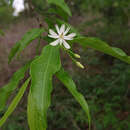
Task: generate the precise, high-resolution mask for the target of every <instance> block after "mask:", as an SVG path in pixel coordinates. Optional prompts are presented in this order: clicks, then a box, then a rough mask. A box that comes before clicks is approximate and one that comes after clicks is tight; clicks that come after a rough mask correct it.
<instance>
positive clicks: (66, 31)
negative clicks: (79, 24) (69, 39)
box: [64, 27, 70, 35]
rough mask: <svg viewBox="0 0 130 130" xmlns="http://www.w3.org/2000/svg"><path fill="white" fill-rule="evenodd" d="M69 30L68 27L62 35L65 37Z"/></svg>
mask: <svg viewBox="0 0 130 130" xmlns="http://www.w3.org/2000/svg"><path fill="white" fill-rule="evenodd" d="M69 30H70V27H68V28H67V29H66V30H65V32H64V35H66V34H67V33H68V32H69Z"/></svg>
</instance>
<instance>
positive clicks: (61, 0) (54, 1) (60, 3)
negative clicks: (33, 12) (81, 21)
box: [47, 0, 72, 16]
mask: <svg viewBox="0 0 130 130" xmlns="http://www.w3.org/2000/svg"><path fill="white" fill-rule="evenodd" d="M47 1H48V3H49V4H55V5H57V6H59V7H60V8H62V9H63V10H64V11H65V12H66V13H67V14H68V15H69V16H72V14H71V11H70V9H69V7H68V5H67V4H66V3H65V1H64V0H47Z"/></svg>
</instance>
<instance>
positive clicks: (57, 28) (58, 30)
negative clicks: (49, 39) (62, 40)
mask: <svg viewBox="0 0 130 130" xmlns="http://www.w3.org/2000/svg"><path fill="white" fill-rule="evenodd" d="M55 27H56V31H57V33H58V34H60V29H59V27H58V25H57V24H56V25H55Z"/></svg>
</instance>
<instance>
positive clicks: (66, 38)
mask: <svg viewBox="0 0 130 130" xmlns="http://www.w3.org/2000/svg"><path fill="white" fill-rule="evenodd" d="M64 39H65V40H73V38H71V37H68V36H64Z"/></svg>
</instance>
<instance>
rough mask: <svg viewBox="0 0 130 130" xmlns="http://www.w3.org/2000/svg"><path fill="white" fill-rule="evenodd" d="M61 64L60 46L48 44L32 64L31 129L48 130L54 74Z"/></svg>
mask: <svg viewBox="0 0 130 130" xmlns="http://www.w3.org/2000/svg"><path fill="white" fill-rule="evenodd" d="M60 66H61V63H60V54H59V46H56V47H53V46H51V45H47V46H45V47H44V48H43V51H42V54H41V56H40V57H39V58H37V59H36V60H35V61H34V62H32V64H31V72H30V74H31V78H32V83H31V89H30V93H29V97H28V122H29V127H30V130H46V128H47V119H46V118H47V110H48V107H49V106H50V102H51V101H50V100H51V92H52V76H53V75H54V74H55V73H56V72H57V71H59V69H60Z"/></svg>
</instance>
